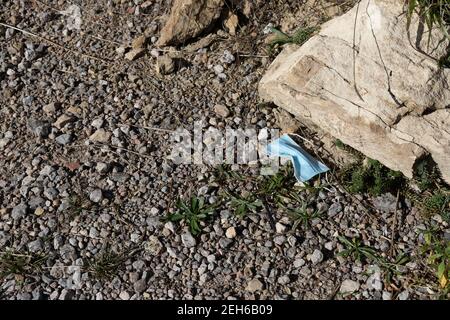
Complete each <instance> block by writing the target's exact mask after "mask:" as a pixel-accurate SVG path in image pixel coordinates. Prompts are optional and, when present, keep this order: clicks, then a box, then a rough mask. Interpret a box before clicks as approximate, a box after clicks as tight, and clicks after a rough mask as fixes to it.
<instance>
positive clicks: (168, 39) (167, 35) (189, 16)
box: [157, 0, 224, 46]
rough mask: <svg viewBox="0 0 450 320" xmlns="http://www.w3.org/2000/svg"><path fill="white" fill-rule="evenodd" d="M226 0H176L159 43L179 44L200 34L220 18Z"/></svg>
mask: <svg viewBox="0 0 450 320" xmlns="http://www.w3.org/2000/svg"><path fill="white" fill-rule="evenodd" d="M223 4H224V0H174V2H173V5H172V10H171V13H170V16H169V18H168V20H167V22H166V24H165V26H164V28H163V29H162V31H161V36H160V38H159V40H158V42H157V44H158V45H160V46H164V45H177V44H182V43H183V42H185V41H187V40H189V39H191V38H194V37H196V36H198V35H200V34H201V33H202V32H203V31H204V30H205V29H207V28H208V27H209V26H210V25H211V23H212V22H213V21H214V20H216V19H217V18H219V16H220V13H221V11H222V7H223Z"/></svg>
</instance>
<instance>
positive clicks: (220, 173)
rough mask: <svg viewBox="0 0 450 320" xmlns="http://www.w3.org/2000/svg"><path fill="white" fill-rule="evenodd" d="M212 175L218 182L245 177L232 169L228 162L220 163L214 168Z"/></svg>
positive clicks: (240, 179) (239, 179) (238, 179)
mask: <svg viewBox="0 0 450 320" xmlns="http://www.w3.org/2000/svg"><path fill="white" fill-rule="evenodd" d="M214 177H215V179H216V180H217V181H218V182H221V183H225V182H228V181H230V180H234V181H243V180H245V178H244V177H243V176H242V175H241V174H240V173H239V172H237V171H234V170H232V168H231V165H229V164H220V165H218V166H217V167H215V168H214Z"/></svg>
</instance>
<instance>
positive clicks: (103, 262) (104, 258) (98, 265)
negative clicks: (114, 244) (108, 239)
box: [87, 246, 126, 280]
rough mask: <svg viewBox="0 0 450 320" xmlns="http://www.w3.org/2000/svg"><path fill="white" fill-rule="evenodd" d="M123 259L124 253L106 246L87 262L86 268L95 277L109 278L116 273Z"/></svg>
mask: <svg viewBox="0 0 450 320" xmlns="http://www.w3.org/2000/svg"><path fill="white" fill-rule="evenodd" d="M125 260H126V257H125V255H124V254H119V253H116V252H114V251H113V250H111V248H110V247H109V246H108V247H106V248H105V249H103V250H102V251H101V252H100V253H99V254H98V255H97V256H95V257H94V258H93V259H92V260H91V261H90V262H88V266H87V270H88V272H89V273H91V274H92V275H93V276H94V277H95V278H96V279H99V280H110V279H112V278H113V277H115V276H116V275H117V273H118V271H119V270H120V268H121V266H122V265H123V263H124V262H125Z"/></svg>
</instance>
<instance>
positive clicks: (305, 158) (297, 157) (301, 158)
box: [266, 134, 330, 182]
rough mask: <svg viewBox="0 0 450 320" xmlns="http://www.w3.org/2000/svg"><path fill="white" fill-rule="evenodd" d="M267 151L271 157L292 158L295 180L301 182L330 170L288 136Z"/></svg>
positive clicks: (268, 146)
mask: <svg viewBox="0 0 450 320" xmlns="http://www.w3.org/2000/svg"><path fill="white" fill-rule="evenodd" d="M266 150H267V153H268V154H269V155H271V156H279V157H288V158H290V159H291V161H292V165H293V167H294V174H295V178H296V179H297V180H298V181H300V182H306V181H308V180H310V179H311V178H312V177H314V176H316V175H318V174H319V173H324V172H327V171H328V170H330V169H329V168H328V167H327V166H326V165H324V164H323V163H322V162H320V161H318V160H316V159H314V158H313V157H312V156H311V155H310V154H308V153H307V152H306V151H305V150H303V149H302V148H301V147H300V146H299V145H298V144H297V143H296V142H295V141H294V140H292V138H291V137H289V135H287V134H285V135H283V136H281V137H280V138H279V139H277V140H275V141H274V142H272V143H271V144H269V145H267V149H266Z"/></svg>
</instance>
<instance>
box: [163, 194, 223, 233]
mask: <svg viewBox="0 0 450 320" xmlns="http://www.w3.org/2000/svg"><path fill="white" fill-rule="evenodd" d="M177 208H178V211H176V212H175V213H169V214H168V215H167V216H166V218H165V219H164V220H166V221H172V222H180V221H184V222H185V223H186V224H187V225H188V227H189V231H190V232H191V233H192V235H194V236H196V235H198V234H199V233H200V232H201V231H202V229H201V226H200V222H201V221H203V220H206V219H208V218H209V217H210V216H211V215H212V214H213V212H214V206H207V205H205V199H204V198H198V197H195V196H194V197H192V198H191V199H190V200H189V201H187V202H184V201H182V200H178V201H177Z"/></svg>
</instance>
